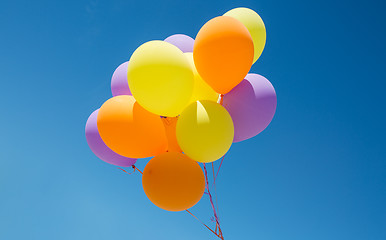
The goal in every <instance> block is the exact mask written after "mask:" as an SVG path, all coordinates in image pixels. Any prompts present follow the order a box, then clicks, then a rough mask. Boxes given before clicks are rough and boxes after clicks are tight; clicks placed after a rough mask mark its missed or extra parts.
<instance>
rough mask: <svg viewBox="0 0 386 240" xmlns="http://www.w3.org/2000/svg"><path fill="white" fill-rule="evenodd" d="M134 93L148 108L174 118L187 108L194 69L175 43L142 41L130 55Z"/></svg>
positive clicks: (130, 78)
mask: <svg viewBox="0 0 386 240" xmlns="http://www.w3.org/2000/svg"><path fill="white" fill-rule="evenodd" d="M128 80H129V86H130V89H131V92H132V94H133V96H134V97H135V99H136V100H137V101H138V103H139V104H140V105H141V106H142V107H144V108H145V109H146V110H148V111H150V112H152V113H155V114H158V115H161V116H169V117H175V116H177V115H178V114H180V112H181V111H182V110H183V109H184V108H185V107H186V105H187V104H188V102H189V99H190V98H191V96H192V92H193V84H194V82H193V81H194V80H193V70H192V68H191V67H190V64H189V62H188V60H187V59H186V57H185V56H184V54H183V53H182V52H181V50H179V49H178V48H177V47H176V46H174V45H172V44H170V43H167V42H164V41H150V42H147V43H145V44H142V45H141V46H140V47H139V48H137V50H135V52H134V53H133V55H132V56H131V58H130V62H129V69H128Z"/></svg>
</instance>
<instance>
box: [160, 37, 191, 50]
mask: <svg viewBox="0 0 386 240" xmlns="http://www.w3.org/2000/svg"><path fill="white" fill-rule="evenodd" d="M164 41H165V42H168V43H171V44H173V45H174V46H176V47H178V48H179V49H180V50H181V51H182V52H193V45H194V39H193V38H191V37H189V36H187V35H185V34H174V35H171V36H170V37H167V38H166V39H165V40H164Z"/></svg>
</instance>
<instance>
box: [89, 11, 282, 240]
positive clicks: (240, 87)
mask: <svg viewBox="0 0 386 240" xmlns="http://www.w3.org/2000/svg"><path fill="white" fill-rule="evenodd" d="M160 37H162V36H160ZM265 42H266V30H265V25H264V23H263V20H262V19H261V17H260V16H259V15H258V14H257V13H256V12H255V11H253V10H251V9H248V8H235V9H232V10H230V11H228V12H226V13H225V14H224V15H222V16H217V17H214V18H213V19H211V20H209V21H208V22H207V23H205V24H204V25H203V26H202V27H201V29H200V30H199V31H198V33H197V35H196V37H195V38H192V37H190V36H187V35H185V34H174V35H171V36H169V37H167V38H165V39H164V40H151V41H147V42H144V43H143V44H142V45H140V46H138V48H137V49H136V50H135V51H134V52H133V53H132V55H131V56H128V59H127V60H126V61H124V62H123V63H122V64H121V65H119V66H118V67H117V69H115V71H114V73H113V75H112V78H111V92H112V97H111V98H110V99H108V100H107V101H106V102H105V103H103V104H102V106H100V108H99V109H97V110H95V111H94V112H92V114H91V115H90V117H89V118H88V120H87V122H86V128H85V134H86V140H87V143H88V145H89V147H90V149H91V150H92V152H93V153H94V154H95V155H96V156H97V157H99V158H100V159H101V160H103V161H105V162H107V163H109V164H112V165H116V166H120V167H132V168H133V169H134V171H135V170H137V171H138V172H140V173H143V175H142V185H143V189H144V193H145V194H146V196H147V197H148V198H149V200H150V201H151V202H152V203H153V204H154V205H156V206H157V207H159V208H161V209H164V210H167V211H172V212H176V211H186V212H187V213H189V214H190V215H192V216H194V215H193V213H192V212H191V211H190V210H189V209H190V208H191V207H193V206H194V205H195V204H197V203H198V202H199V201H200V200H201V199H202V198H203V197H204V196H205V197H204V198H208V199H209V201H210V203H211V206H212V210H213V219H214V223H215V227H212V228H211V227H209V226H208V225H207V224H205V223H203V222H201V221H200V222H201V223H202V224H204V226H205V227H206V228H208V229H209V230H210V231H211V232H213V233H214V234H215V235H216V236H217V237H219V238H220V239H224V235H223V231H222V229H221V225H220V221H219V217H218V212H217V210H216V209H217V208H216V204H214V201H213V199H214V196H215V197H216V198H217V196H216V193H215V192H214V195H213V186H215V183H216V177H217V175H218V173H219V171H220V168H221V166H222V164H223V162H224V164H225V162H226V160H224V159H225V158H224V156H225V154H226V153H227V152H228V151H229V149H230V148H231V146H232V144H233V143H236V142H240V141H244V140H247V139H250V138H253V137H254V136H256V135H258V134H259V133H260V132H262V131H263V130H264V129H265V128H267V126H268V125H269V124H270V122H271V121H272V119H273V117H274V114H275V111H276V104H277V99H276V92H275V89H274V87H273V85H272V84H271V83H270V82H269V80H268V79H267V78H265V77H263V76H261V75H259V74H256V73H251V72H250V70H251V67H252V66H253V64H254V63H255V62H256V61H257V60H259V57H260V56H261V55H262V53H263V50H264V47H265ZM144 158H151V160H150V161H149V162H148V163H147V165H146V167H145V169H144V170H143V172H142V171H141V170H139V169H138V168H137V167H136V166H135V165H134V164H135V163H136V162H137V161H145V160H144ZM219 159H221V160H220V161H219ZM216 161H218V162H217V165H218V167H217V169H216V170H215V169H214V162H216ZM209 167H211V168H212V172H213V177H212V180H211V181H212V182H213V184H209V182H210V179H209V178H208V168H209ZM121 170H123V171H124V172H127V173H128V171H126V170H124V169H121ZM194 217H195V216H194ZM195 218H196V217H195Z"/></svg>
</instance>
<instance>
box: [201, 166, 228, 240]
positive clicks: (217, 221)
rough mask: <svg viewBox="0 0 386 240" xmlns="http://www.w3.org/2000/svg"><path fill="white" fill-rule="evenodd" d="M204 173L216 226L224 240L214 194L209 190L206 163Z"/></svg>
mask: <svg viewBox="0 0 386 240" xmlns="http://www.w3.org/2000/svg"><path fill="white" fill-rule="evenodd" d="M204 172H205V180H206V189H207V191H208V195H209V200H210V204H211V206H212V209H213V214H214V218H215V220H216V225H217V226H218V231H219V236H220V238H221V239H224V237H223V236H222V231H221V227H220V222H219V220H218V216H217V212H216V208H215V207H214V203H213V198H212V194H211V193H210V189H209V181H208V171H207V170H206V165H205V163H204Z"/></svg>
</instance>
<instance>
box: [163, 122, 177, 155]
mask: <svg viewBox="0 0 386 240" xmlns="http://www.w3.org/2000/svg"><path fill="white" fill-rule="evenodd" d="M161 119H162V122H163V124H164V127H165V134H166V138H167V139H168V150H167V151H168V152H182V150H181V148H180V146H179V145H178V142H177V136H176V125H177V120H178V117H161Z"/></svg>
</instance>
